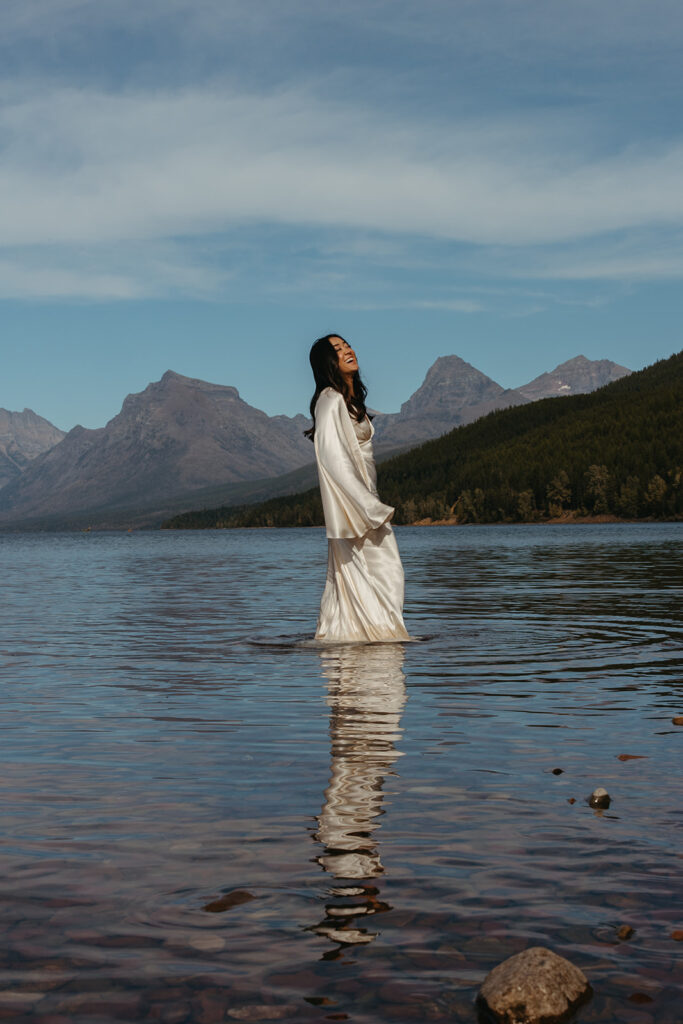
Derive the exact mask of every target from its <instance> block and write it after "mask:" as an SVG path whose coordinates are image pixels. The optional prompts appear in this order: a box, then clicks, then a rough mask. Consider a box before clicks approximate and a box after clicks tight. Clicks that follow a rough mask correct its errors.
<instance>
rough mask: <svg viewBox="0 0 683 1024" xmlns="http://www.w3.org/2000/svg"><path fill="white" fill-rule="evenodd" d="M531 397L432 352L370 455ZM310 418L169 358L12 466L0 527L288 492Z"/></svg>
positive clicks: (141, 514) (380, 426)
mask: <svg viewBox="0 0 683 1024" xmlns="http://www.w3.org/2000/svg"><path fill="white" fill-rule="evenodd" d="M577 360H578V361H579V362H581V361H583V363H582V364H581V369H582V371H583V372H584V377H585V375H586V366H585V365H583V364H588V369H589V370H590V367H591V366H592V363H591V361H590V360H586V359H585V357H576V359H575V360H570V361H569V362H568V363H566V364H562V367H561V368H563V373H565V374H566V373H571V368H572V364H573V363H576V362H577ZM602 364H605V365H604V367H603V376H604V373H605V372H606V373H609V372H611V371H610V367H616V368H617V370H618V371H622V370H623V371H624V372H628V371H626V370H625V368H621V367H617V364H612V363H609V361H606V360H605V361H602V363H601V365H602ZM558 369H560V368H558ZM555 372H556V371H552V372H551V373H555ZM546 376H548V375H546ZM541 377H543V375H541ZM536 380H537V381H538V380H540V378H536ZM530 383H531V384H533V383H534V382H530ZM541 386H542V385H541ZM529 401H530V399H529V398H526V397H525V396H523V395H521V394H520V393H519V391H518V389H505V388H503V387H502V386H501V385H500V384H498V383H496V381H494V380H493V379H492V378H490V377H488V376H487V375H486V374H484V373H482V372H481V371H480V370H477V369H476V368H475V367H473V366H472V365H471V364H469V363H467V362H466V361H465V360H463V359H462V358H461V357H459V356H455V355H447V356H441V357H439V358H438V359H437V360H436V361H435V362H434V363H433V364H432V366H431V367H430V368H429V370H428V371H427V374H426V376H425V379H424V381H423V383H422V384H421V385H420V387H419V388H417V390H416V391H415V392H414V393H413V394H412V395H411V396H410V397H409V398H408V399H407V400H406V401H405V402H404V403H403V404H402V406H401V409H400V410H399V412H398V413H393V414H392V413H390V414H381V413H379V414H377V415H376V417H375V419H374V424H375V429H376V453H377V458H378V461H381V460H383V459H384V458H387V457H389V456H390V455H392V454H395V452H396V451H397V450H401V449H404V448H409V447H412V446H414V445H415V444H420V443H423V442H424V441H425V440H428V439H429V438H430V437H434V436H440V435H441V434H444V433H446V432H447V431H448V430H450V429H452V427H453V425H454V424H455V425H460V424H463V423H467V422H471V421H472V420H475V419H477V418H479V417H480V416H481V415H485V414H487V413H488V412H490V411H491V410H492V409H499V408H505V407H508V406H510V405H519V404H525V403H527V402H529ZM308 425H309V421H308V419H307V418H306V417H305V416H303V415H301V414H299V415H297V416H294V417H288V416H284V415H277V416H268V415H267V414H266V413H265V412H262V411H261V410H259V409H255V408H254V407H253V406H250V405H249V404H248V403H246V402H245V401H244V400H243V399H242V398H241V396H240V393H239V391H238V389H237V388H236V387H234V386H232V385H223V384H213V383H211V382H208V381H203V380H201V379H199V378H195V377H186V376H183V375H182V374H179V373H176V372H175V371H173V370H170V369H169V370H167V371H166V372H165V373H164V374H163V375H162V376H161V378H160V379H159V380H158V381H152V382H150V383H149V384H148V385H147V386H146V387H145V388H144V389H143V390H142V391H141V392H137V393H133V394H130V395H128V396H126V398H125V399H124V401H123V403H122V406H121V410H120V412H119V413H118V414H117V415H116V416H114V417H112V418H111V419H110V420H109V421H108V423H106V424H105V426H104V427H97V428H95V429H90V428H86V427H83V426H81V425H77V426H76V427H74V428H73V429H72V430H71V431H69V432H68V434H66V435H64V436H63V437H62V438H61V440H60V441H59V442H58V443H57V444H56V445H55V446H54V447H53V448H51V449H49V450H48V451H45V452H43V453H41V454H40V455H39V456H37V457H36V458H35V459H34V460H33V461H32V462H31V463H30V464H29V463H26V464H25V465H24V467H23V470H18V469H16V467H15V470H14V475H13V478H12V479H10V481H9V482H8V483H7V485H6V486H5V487H4V488H2V489H0V527H2V528H7V527H8V526H9V527H10V528H15V527H16V525H17V524H20V525H21V524H22V523H25V524H27V527H32V528H37V524H38V523H45V524H55V525H54V526H51V527H48V526H47V525H46V527H45V528H56V525H57V524H59V523H60V522H63V523H74V522H82V521H83V519H84V517H90V518H91V519H92V520H93V521H94V522H96V523H106V524H110V523H111V522H120V521H121V520H123V519H125V516H126V514H127V512H130V514H131V516H133V517H134V518H135V521H136V522H153V521H154V520H155V505H156V509H157V511H158V515H157V516H156V519H157V521H159V519H161V518H162V513H163V514H164V515H168V514H171V512H172V509H174V508H177V505H176V501H181V502H185V501H186V502H187V504H186V505H185V507H186V508H191V507H193V502H192V497H191V496H192V494H193V493H194V492H196V493H197V499H198V500H201V499H202V498H203V497H204V495H206V496H208V495H209V494H214V493H215V494H217V493H218V492H219V491H220V489H221V488H225V490H224V491H223V493H224V494H225V495H226V497H227V495H228V494H231V495H232V500H233V502H234V503H235V504H238V503H243V502H244V500H245V499H246V500H249V498H250V497H251V498H252V500H253V497H255V496H256V494H255V491H254V489H253V488H251V487H250V486H249V482H250V481H251V482H254V483H258V487H259V489H260V495H263V497H268V496H270V495H276V494H287V493H291V492H292V481H291V480H289V479H288V477H289V474H291V473H292V472H294V471H296V470H298V469H299V468H304V467H305V466H306V465H308V466H309V467H310V466H311V463H312V460H313V450H312V446H311V445H310V443H309V442H308V441H307V440H306V439H305V438H304V436H303V431H304V430H305V429H306V427H307V426H308ZM308 472H310V469H309V470H308ZM17 474H19V475H17ZM268 480H272V484H271V485H269V484H268V483H267V481H268ZM268 491H270V495H269V494H268V493H267V492H268ZM240 496H241V497H240ZM219 500H220V499H219ZM223 500H225V499H223ZM145 510H146V511H145ZM60 517H61V518H60Z"/></svg>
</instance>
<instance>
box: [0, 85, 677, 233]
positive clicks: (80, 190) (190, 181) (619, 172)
mask: <svg viewBox="0 0 683 1024" xmlns="http://www.w3.org/2000/svg"><path fill="white" fill-rule="evenodd" d="M446 128H448V143H447V144H446V143H445V142H444V133H445V131H446ZM0 130H1V131H2V133H3V136H4V138H5V139H6V143H5V146H4V149H3V153H2V157H1V158H0V197H1V198H0V224H2V243H3V244H4V245H13V246H20V245H40V244H44V245H51V244H55V243H60V244H67V245H68V244H83V243H87V244H93V243H98V244H99V243H107V242H112V241H117V242H118V241H121V240H125V239H129V240H133V239H135V240H138V239H160V238H170V237H178V236H200V235H211V234H218V233H221V232H228V231H229V230H230V228H231V226H232V225H235V224H243V223H248V222H260V223H269V222H272V223H276V224H291V225H309V226H312V227H323V226H334V227H342V228H354V229H358V230H363V231H366V232H368V231H370V232H372V231H380V232H385V233H388V234H391V233H414V234H416V235H421V236H427V237H433V238H438V239H448V240H453V241H458V242H466V243H471V244H475V245H538V244H548V243H558V242H564V241H571V240H575V239H580V238H591V237H594V236H597V235H599V234H601V233H604V232H615V231H627V230H633V229H642V228H643V227H645V226H648V225H655V224H662V225H677V224H680V223H681V221H683V190H681V188H680V181H681V180H682V178H683V141H681V140H672V141H670V142H669V143H667V144H665V145H664V144H663V145H661V146H660V148H659V150H657V151H652V149H651V147H647V148H645V147H639V146H636V145H633V146H630V147H628V148H627V149H624V150H621V151H619V152H615V153H612V154H609V155H605V156H596V155H594V154H592V153H589V154H588V155H585V154H582V153H581V151H580V150H578V149H577V147H576V137H575V132H574V131H573V130H572V132H571V140H570V142H571V144H569V142H567V143H565V144H563V140H562V139H561V138H558V134H557V131H556V130H551V129H550V126H549V123H548V121H547V118H544V117H536V118H530V117H527V118H524V119H518V121H517V123H515V124H511V123H510V122H507V123H505V124H498V123H496V122H489V123H481V122H476V123H472V122H468V121H462V122H460V123H455V124H453V123H451V124H450V125H449V126H446V125H435V124H431V125H429V126H423V125H421V124H419V123H409V122H402V123H400V124H396V123H394V124H392V123H386V121H385V120H384V119H383V118H382V117H381V116H379V115H377V114H375V113H373V111H371V110H367V109H365V110H362V109H358V108H356V107H353V106H347V105H344V104H342V103H338V104H332V103H328V104H325V103H320V102H319V101H317V100H316V98H315V97H313V96H312V95H310V94H309V93H305V92H302V91H299V90H295V91H288V92H282V93H276V94H271V95H254V94H252V95H245V94H244V93H233V92H230V91H229V90H226V89H220V88H218V87H215V88H213V89H205V90H182V91H166V92H155V91H150V92H147V93H140V92H137V93H128V94H123V95H113V94H107V93H103V92H97V91H93V90H74V89H63V88H61V89H60V88H57V89H53V90H50V89H49V88H44V87H41V88H40V90H39V91H31V92H26V91H23V92H22V93H20V94H17V92H16V91H15V92H14V93H13V92H12V91H11V90H8V89H5V102H4V104H3V106H2V110H1V111H0Z"/></svg>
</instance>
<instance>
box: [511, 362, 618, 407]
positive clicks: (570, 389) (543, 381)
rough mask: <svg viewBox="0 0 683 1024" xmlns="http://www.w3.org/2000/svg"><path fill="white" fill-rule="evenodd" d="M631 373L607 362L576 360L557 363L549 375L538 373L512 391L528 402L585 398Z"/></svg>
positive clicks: (616, 364)
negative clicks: (562, 396) (578, 396)
mask: <svg viewBox="0 0 683 1024" xmlns="http://www.w3.org/2000/svg"><path fill="white" fill-rule="evenodd" d="M629 373H631V370H627V369H626V367H625V366H619V364H618V363H613V362H611V360H609V359H586V357H585V356H576V357H575V358H574V359H569V360H568V361H567V362H566V363H560V365H559V366H556V367H555V369H554V370H551V371H550V372H549V373H542V374H541V375H540V376H539V377H535V378H534V380H532V381H530V382H529V383H528V384H523V385H522V387H521V388H516V391H517V392H518V393H519V394H520V395H522V396H523V397H524V398H526V399H527V400H528V401H530V402H536V401H538V399H539V398H553V397H558V396H561V395H587V394H589V392H591V391H596V390H597V389H598V388H602V387H604V386H605V384H611V383H612V381H615V380H620V379H621V378H622V377H627V376H628V374H629Z"/></svg>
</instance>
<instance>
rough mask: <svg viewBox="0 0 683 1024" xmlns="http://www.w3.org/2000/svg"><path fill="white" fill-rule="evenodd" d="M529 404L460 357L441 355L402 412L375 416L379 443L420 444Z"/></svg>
mask: <svg viewBox="0 0 683 1024" xmlns="http://www.w3.org/2000/svg"><path fill="white" fill-rule="evenodd" d="M528 401H530V399H528V398H525V397H524V396H523V395H521V394H520V393H519V391H516V390H513V389H507V390H506V389H505V388H502V387H501V386H500V384H496V382H495V381H494V380H492V379H491V378H490V377H487V376H486V374H485V373H482V372H481V371H480V370H477V369H475V367H474V366H471V365H470V363H466V362H465V360H464V359H461V358H460V357H459V356H440V357H439V359H437V360H436V362H435V363H433V364H432V366H430V368H429V370H428V371H427V376H426V377H425V379H424V381H423V382H422V384H421V385H420V387H419V388H418V389H417V391H416V392H415V393H414V394H413V395H411V396H410V398H409V399H408V401H407V402H404V403H403V405H402V406H401V410H400V412H397V413H385V414H378V415H377V416H376V417H375V419H374V420H373V423H374V427H375V438H376V442H375V443H376V445H377V446H378V447H380V448H381V447H386V446H388V445H393V446H394V447H395V446H397V445H408V444H417V443H419V442H420V441H425V440H427V439H428V438H431V437H439V436H440V435H441V434H445V433H446V432H447V431H449V430H452V429H453V427H457V426H460V425H461V424H463V423H471V422H472V421H473V420H476V419H478V418H479V417H480V416H485V415H486V414H487V413H489V412H492V411H493V410H494V409H505V408H507V407H508V406H511V405H523V404H524V403H525V402H528Z"/></svg>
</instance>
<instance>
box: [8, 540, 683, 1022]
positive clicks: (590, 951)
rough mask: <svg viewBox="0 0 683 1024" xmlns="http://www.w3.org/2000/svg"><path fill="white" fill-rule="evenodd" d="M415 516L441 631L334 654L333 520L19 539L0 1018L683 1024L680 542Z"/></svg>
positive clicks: (430, 617)
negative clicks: (536, 987)
mask: <svg viewBox="0 0 683 1024" xmlns="http://www.w3.org/2000/svg"><path fill="white" fill-rule="evenodd" d="M397 533H398V539H399V545H400V548H401V552H402V556H403V560H404V564H405V568H406V576H407V604H406V621H407V624H408V626H409V628H410V630H411V632H412V633H413V634H415V635H418V636H421V637H424V638H425V639H422V640H421V641H420V642H416V643H410V644H403V645H374V646H372V645H368V646H366V645H347V646H339V647H328V648H322V649H321V648H316V647H315V646H313V645H306V644H305V643H301V641H302V640H303V639H305V638H306V637H307V636H310V635H311V633H312V631H313V628H314V624H315V618H316V613H317V605H318V601H319V598H320V593H321V589H322V585H323V581H324V573H325V539H324V536H323V534H322V531H319V530H272V531H225V532H221V531H216V532H213V531H212V532H199V533H191V532H187V533H134V534H113V533H111V534H96V533H91V534H61V535H24V536H21V535H13V536H9V535H5V536H0V572H1V573H2V577H1V584H0V587H1V592H2V602H3V609H2V617H1V620H0V673H1V679H2V685H1V687H0V700H1V701H2V712H3V713H2V739H1V744H2V754H1V757H0V760H1V762H2V771H1V782H0V786H1V793H0V799H1V800H2V812H3V818H4V822H3V829H2V838H1V840H0V857H1V871H0V876H1V881H0V885H1V898H0V927H1V928H2V934H3V942H2V945H1V948H0V971H1V972H2V977H1V980H0V1020H11V1021H13V1022H17V1024H21V1022H24V1021H31V1022H43V1024H68V1022H76V1024H100V1022H102V1024H108V1022H113V1021H160V1022H175V1024H182V1022H198V1024H212V1022H214V1021H223V1020H227V1021H231V1020H252V1021H261V1020H263V1021H268V1020H280V1021H285V1022H299V1021H301V1022H307V1021H313V1022H317V1021H321V1022H322V1021H330V1020H349V1021H354V1022H357V1024H383V1022H385V1021H386V1022H402V1021H413V1020H420V1021H424V1020H427V1021H442V1020H443V1021H462V1022H468V1021H469V1022H474V1021H475V1020H476V1013H475V1010H474V998H475V996H476V992H477V990H478V987H479V985H480V983H481V981H482V979H483V978H484V976H485V974H486V973H487V972H488V971H489V970H490V969H491V968H492V967H493V966H494V965H495V964H496V963H498V962H500V960H502V959H503V958H505V957H507V956H510V955H511V954H513V953H516V952H519V951H520V950H522V949H524V948H526V947H527V946H530V945H537V944H543V945H547V946H550V947H551V948H552V949H554V950H555V951H556V952H558V953H561V954H563V955H565V956H569V957H570V959H572V960H573V961H574V962H575V963H576V964H577V965H578V966H580V967H581V968H582V969H583V970H584V971H585V973H586V974H587V975H588V977H589V979H590V981H591V983H592V985H593V988H594V991H595V995H594V997H593V999H592V1001H591V1002H590V1003H589V1004H588V1005H587V1006H585V1007H583V1008H582V1010H581V1011H580V1013H579V1019H580V1021H582V1022H596V1021H601V1022H605V1024H624V1022H627V1024H630V1022H632V1024H651V1022H652V1024H655V1022H656V1024H675V1022H680V1021H681V1020H683V1013H682V1012H681V1004H682V1001H683V1000H682V998H681V997H682V995H683V985H682V978H681V970H680V966H681V956H680V954H681V952H682V951H683V946H682V945H681V943H680V942H679V941H678V942H677V941H676V940H675V939H674V938H672V933H674V932H676V931H677V930H680V929H683V907H682V906H681V900H680V893H681V867H682V866H683V861H682V860H681V856H682V853H681V851H682V846H681V825H682V819H683V811H682V805H683V801H682V800H681V785H680V769H681V765H682V758H681V743H682V741H683V728H681V727H677V726H676V725H674V724H673V723H672V718H673V717H674V716H676V715H681V714H683V693H682V692H681V691H682V686H681V679H682V670H683V646H682V639H683V629H682V627H681V613H680V609H681V579H682V572H681V569H682V560H681V551H682V548H681V539H682V538H683V528H682V527H681V526H677V525H675V524H668V525H656V524H646V525H642V526H641V525H639V526H634V525H629V526H612V525H607V526H599V527H598V526H596V527H587V526H576V527H569V526H567V527H557V528H552V527H535V526H515V527H510V528H507V527H464V528H452V527H451V528H449V527H444V528H431V529H419V528H403V529H400V530H398V531H397ZM620 755H632V758H631V759H628V760H625V759H620ZM553 769H562V773H561V774H553ZM596 786H604V787H605V788H606V789H607V790H608V791H609V793H610V795H611V797H612V802H611V805H610V807H609V809H608V810H604V811H596V810H593V809H591V808H590V807H589V806H588V804H587V802H586V797H587V796H588V795H589V794H590V793H591V791H592V790H593V789H594V788H595V787H596ZM623 924H628V925H630V926H631V927H632V928H634V929H635V933H634V935H633V936H632V938H631V939H630V940H628V941H619V939H618V938H617V934H616V933H617V929H618V928H619V927H620V926H621V925H623Z"/></svg>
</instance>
